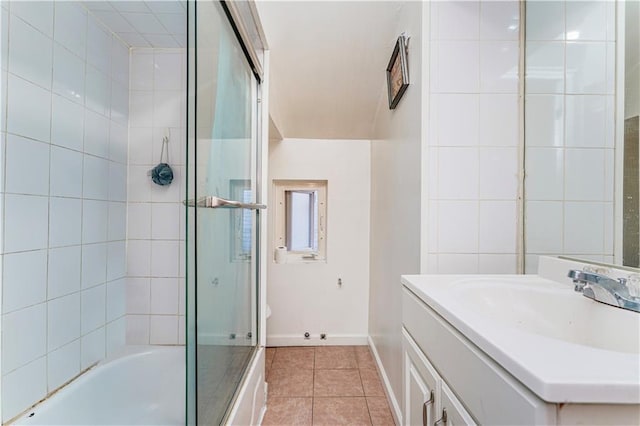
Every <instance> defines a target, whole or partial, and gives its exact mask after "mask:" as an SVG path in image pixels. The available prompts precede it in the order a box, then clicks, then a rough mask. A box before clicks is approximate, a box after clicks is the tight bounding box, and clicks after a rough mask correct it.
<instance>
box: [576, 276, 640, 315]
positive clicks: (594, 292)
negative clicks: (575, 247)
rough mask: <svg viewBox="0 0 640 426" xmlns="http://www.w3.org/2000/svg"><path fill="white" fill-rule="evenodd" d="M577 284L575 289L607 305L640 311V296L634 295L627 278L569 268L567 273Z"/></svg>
mask: <svg viewBox="0 0 640 426" xmlns="http://www.w3.org/2000/svg"><path fill="white" fill-rule="evenodd" d="M567 276H568V277H569V278H571V279H572V280H573V283H574V284H575V287H574V290H575V291H577V292H579V293H582V294H583V295H584V296H585V297H588V298H590V299H593V300H595V301H596V302H601V303H606V304H607V305H612V306H617V307H619V308H623V309H628V310H631V311H635V312H640V297H636V296H632V295H631V294H630V292H629V287H628V286H627V279H626V278H617V279H614V278H610V277H607V276H605V275H601V274H596V273H593V272H586V271H580V270H577V269H571V270H569V274H568V275H567Z"/></svg>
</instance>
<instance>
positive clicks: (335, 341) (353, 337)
mask: <svg viewBox="0 0 640 426" xmlns="http://www.w3.org/2000/svg"><path fill="white" fill-rule="evenodd" d="M367 339H368V337H367V335H365V334H363V335H359V334H334V335H331V334H329V335H328V336H327V338H326V339H325V340H321V339H320V337H318V336H312V337H311V338H310V339H305V338H304V337H303V336H299V335H292V334H276V335H270V336H267V346H352V345H354V346H355V345H366V344H367V343H368V342H367Z"/></svg>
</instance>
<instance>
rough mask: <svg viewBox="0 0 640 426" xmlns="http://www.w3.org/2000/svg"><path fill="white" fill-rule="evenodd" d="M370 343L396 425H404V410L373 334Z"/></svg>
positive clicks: (369, 339) (369, 338)
mask: <svg viewBox="0 0 640 426" xmlns="http://www.w3.org/2000/svg"><path fill="white" fill-rule="evenodd" d="M367 340H368V343H369V348H370V349H371V352H372V353H373V357H374V358H375V361H376V365H377V366H378V372H379V373H380V376H382V381H383V382H384V392H385V393H386V394H387V400H388V401H389V402H391V407H392V410H391V414H393V419H394V420H395V422H396V425H402V424H403V423H402V410H401V409H400V404H398V400H397V398H396V395H395V394H394V393H393V389H392V388H391V382H389V377H388V376H387V372H386V371H385V369H384V366H383V365H382V360H381V359H380V355H378V350H377V349H376V345H375V344H374V343H373V340H372V339H371V336H369V337H368V338H367Z"/></svg>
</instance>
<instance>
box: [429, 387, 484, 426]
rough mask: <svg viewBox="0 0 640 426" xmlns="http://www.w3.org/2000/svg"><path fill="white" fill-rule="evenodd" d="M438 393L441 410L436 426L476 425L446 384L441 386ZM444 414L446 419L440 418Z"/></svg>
mask: <svg viewBox="0 0 640 426" xmlns="http://www.w3.org/2000/svg"><path fill="white" fill-rule="evenodd" d="M440 392H441V393H440V395H441V403H442V409H441V410H439V416H438V420H441V421H440V423H438V426H444V425H446V426H462V425H469V426H475V425H476V422H475V420H473V418H472V417H471V415H470V414H469V413H468V412H467V410H465V408H464V407H463V406H462V404H461V403H460V401H459V400H458V398H456V396H455V395H454V394H453V392H452V391H451V389H449V386H447V385H446V383H442V384H441V389H440ZM444 412H446V419H445V418H443V417H442V416H443V413H444ZM445 420H446V421H445Z"/></svg>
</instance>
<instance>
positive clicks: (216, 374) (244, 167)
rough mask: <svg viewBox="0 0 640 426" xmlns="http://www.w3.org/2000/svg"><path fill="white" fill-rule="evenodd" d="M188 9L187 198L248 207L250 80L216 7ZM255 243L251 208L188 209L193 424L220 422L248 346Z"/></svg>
mask: <svg viewBox="0 0 640 426" xmlns="http://www.w3.org/2000/svg"><path fill="white" fill-rule="evenodd" d="M192 4H193V5H194V7H195V12H196V13H195V23H196V28H197V30H196V33H195V61H194V62H195V63H194V65H195V74H196V75H195V80H196V84H195V99H196V101H195V105H196V108H195V123H194V126H195V145H196V146H195V155H194V158H193V160H194V163H195V164H192V165H191V167H195V177H194V179H195V182H194V183H195V194H194V195H195V197H194V199H195V200H202V199H203V198H204V197H211V196H214V197H218V198H222V199H225V200H231V201H236V202H241V203H255V187H256V184H255V181H256V166H255V162H256V155H255V154H254V153H255V152H256V137H255V136H256V134H255V129H256V122H255V120H256V116H255V105H256V97H257V82H256V79H255V77H254V76H253V74H252V72H251V70H250V67H249V64H248V63H247V60H246V59H245V56H244V53H243V51H242V48H241V46H240V44H239V42H238V40H237V38H236V36H235V34H234V32H233V29H232V28H231V25H230V24H229V22H228V20H227V18H226V16H225V13H224V10H223V9H222V6H221V5H220V3H219V2H193V3H192ZM191 54H193V50H191ZM255 239H256V211H255V210H252V209H244V208H211V207H210V206H208V207H207V206H204V205H203V204H202V203H196V205H195V250H196V252H195V262H194V264H193V268H194V269H195V271H193V272H195V300H194V301H193V302H194V303H195V309H196V314H195V321H196V327H195V328H196V329H195V342H193V343H195V346H196V351H195V367H196V368H195V370H196V371H195V372H194V374H195V378H194V379H195V381H196V383H197V385H196V387H195V393H196V403H195V406H196V407H195V409H196V410H197V423H198V424H206V425H214V424H220V423H222V422H223V421H224V418H225V415H226V413H227V410H228V408H229V407H230V405H231V404H232V402H233V397H234V395H235V392H236V389H237V388H238V385H239V383H240V381H241V380H242V377H243V374H244V372H245V369H246V367H247V365H248V363H249V361H250V359H251V356H252V354H253V350H254V348H255V346H256V342H257V335H256V334H257V324H256V314H255V312H256V285H255V280H256V275H255V270H256V266H255V259H256V255H255V246H256V244H255Z"/></svg>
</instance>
